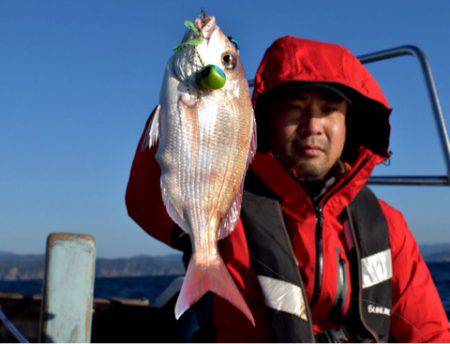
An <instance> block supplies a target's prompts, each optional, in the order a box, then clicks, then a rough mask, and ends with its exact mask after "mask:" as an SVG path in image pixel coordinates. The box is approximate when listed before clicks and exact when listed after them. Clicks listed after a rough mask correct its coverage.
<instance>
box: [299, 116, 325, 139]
mask: <svg viewBox="0 0 450 344" xmlns="http://www.w3.org/2000/svg"><path fill="white" fill-rule="evenodd" d="M297 130H299V132H300V133H302V134H303V135H306V136H309V135H320V134H322V130H323V126H322V116H320V114H319V113H318V112H314V111H307V112H305V113H304V114H303V116H302V120H301V121H300V123H299V125H298V129H297Z"/></svg>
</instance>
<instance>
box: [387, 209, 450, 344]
mask: <svg viewBox="0 0 450 344" xmlns="http://www.w3.org/2000/svg"><path fill="white" fill-rule="evenodd" d="M381 204H382V207H383V211H384V213H385V215H386V219H387V220H388V223H389V228H390V240H391V250H392V265H393V266H392V268H393V277H392V311H391V336H392V337H393V338H394V339H395V340H396V341H398V342H450V332H449V323H448V319H447V315H446V313H445V310H444V307H443V305H442V301H441V299H440V297H439V294H438V291H437V289H436V286H435V284H434V282H433V279H432V277H431V274H430V271H429V270H428V267H427V265H426V264H425V261H424V260H423V258H422V255H421V253H420V251H419V247H418V245H417V242H416V240H415V238H414V236H413V235H412V233H411V231H410V230H409V228H408V225H407V223H406V221H405V219H404V217H403V215H402V214H401V213H400V212H399V211H397V210H396V209H394V208H392V207H391V206H389V205H387V204H386V203H384V202H381Z"/></svg>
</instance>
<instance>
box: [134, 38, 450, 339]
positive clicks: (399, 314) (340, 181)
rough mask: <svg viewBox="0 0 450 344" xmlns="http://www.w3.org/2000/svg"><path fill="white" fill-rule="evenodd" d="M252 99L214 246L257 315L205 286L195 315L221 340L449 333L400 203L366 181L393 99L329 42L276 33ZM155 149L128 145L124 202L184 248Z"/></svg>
mask: <svg viewBox="0 0 450 344" xmlns="http://www.w3.org/2000/svg"><path fill="white" fill-rule="evenodd" d="M253 103H254V106H255V116H256V120H257V124H258V153H257V154H256V157H255V160H254V161H253V163H252V165H251V167H250V170H249V172H248V174H247V178H246V185H245V189H246V191H245V193H244V198H243V205H242V212H241V218H240V220H239V222H238V225H237V226H236V229H235V230H234V232H233V233H232V234H231V235H230V236H229V237H227V238H226V239H224V240H222V241H220V242H219V250H220V253H221V256H222V257H223V259H224V261H225V263H226V264H227V267H228V269H229V271H230V273H231V274H232V276H233V278H234V279H235V282H236V284H237V286H238V288H239V289H240V291H241V293H242V295H243V296H244V298H245V300H246V302H247V304H248V305H249V307H250V309H251V311H252V313H253V315H254V318H255V321H256V327H252V325H251V324H250V323H249V322H248V321H247V320H246V319H245V318H244V316H243V315H242V314H240V312H239V311H237V310H236V309H235V308H234V307H233V306H232V305H230V304H229V303H227V302H226V301H225V300H223V299H221V298H219V297H216V296H212V300H210V301H209V302H208V304H209V307H210V308H212V318H211V319H210V320H211V322H210V324H208V325H203V326H209V328H210V331H209V332H208V333H209V335H211V333H213V335H214V338H213V339H214V340H217V341H221V342H222V341H225V342H228V341H241V342H255V341H314V340H317V341H324V342H327V341H331V342H333V341H336V342H338V341H388V340H390V341H393V340H395V341H401V342H410V341H413V342H425V341H441V342H445V341H450V335H449V330H448V321H447V317H446V314H445V311H444V309H443V306H442V302H441V300H440V298H439V295H438V293H437V291H436V288H435V286H434V284H433V281H432V279H431V276H430V273H429V271H428V269H427V267H426V265H425V263H424V261H423V259H422V257H421V254H420V252H419V249H418V246H417V243H416V241H415V239H414V238H413V236H412V234H411V232H410V230H409V229H408V226H407V224H406V222H405V220H404V218H403V216H402V214H401V213H400V212H399V211H397V210H396V209H394V208H393V207H391V206H390V205H388V204H387V203H386V202H383V201H381V200H378V199H377V198H375V197H374V195H373V194H372V193H371V191H370V190H368V189H367V188H366V187H365V184H366V183H367V180H368V179H369V177H370V174H371V172H372V171H373V169H374V167H375V166H376V165H377V164H379V163H381V162H383V161H385V160H386V159H387V158H389V156H390V152H389V150H388V147H389V132H390V126H389V120H388V118H389V114H390V112H391V109H390V107H389V104H388V102H387V100H386V98H385V97H384V95H383V93H382V91H381V89H380V87H379V86H378V84H377V82H376V81H375V79H374V78H373V77H372V76H371V75H370V73H369V72H368V71H367V70H366V69H365V68H364V67H363V66H362V65H361V63H360V62H359V61H358V60H357V59H356V58H355V57H354V56H353V55H352V54H351V53H350V52H349V51H348V50H346V49H344V48H342V47H340V46H337V45H333V44H326V43H320V42H315V41H310V40H303V39H299V38H294V37H283V38H280V39H278V40H277V41H275V42H274V43H273V44H272V46H271V47H270V48H269V49H268V50H267V52H266V54H265V56H264V58H263V61H262V63H261V65H260V67H259V69H258V72H257V75H256V81H255V88H254V95H253ZM142 140H143V138H141V141H142ZM140 146H141V144H139V146H138V147H140ZM154 154H155V150H154V149H152V150H146V151H141V150H140V148H138V150H137V152H136V156H135V159H134V162H133V167H132V170H131V175H130V181H129V184H128V189H127V195H126V201H127V207H128V212H129V214H130V216H131V217H132V218H133V219H134V220H135V221H136V222H137V223H138V224H139V225H140V226H141V227H142V228H144V230H146V231H147V232H148V233H149V234H151V235H152V236H154V237H155V238H157V239H159V240H161V241H163V242H165V243H166V244H168V245H170V246H172V247H175V248H183V247H184V249H185V250H189V245H188V244H187V243H186V238H185V237H186V236H184V235H183V233H182V232H181V231H180V230H179V229H178V228H177V227H176V226H175V225H174V223H173V222H172V221H171V220H170V218H169V217H168V215H167V213H166V211H165V209H164V206H163V204H162V201H161V196H160V190H159V167H158V165H157V163H156V161H155V159H154ZM211 328H212V330H211ZM209 340H212V339H211V337H210V338H209Z"/></svg>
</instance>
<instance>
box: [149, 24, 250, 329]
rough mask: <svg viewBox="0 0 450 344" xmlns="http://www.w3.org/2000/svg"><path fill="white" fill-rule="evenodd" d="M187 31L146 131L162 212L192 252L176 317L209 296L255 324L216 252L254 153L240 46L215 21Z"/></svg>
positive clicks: (231, 223)
mask: <svg viewBox="0 0 450 344" xmlns="http://www.w3.org/2000/svg"><path fill="white" fill-rule="evenodd" d="M185 25H186V26H187V27H188V31H187V33H186V35H185V37H184V39H183V42H182V43H181V44H180V45H179V46H178V47H176V48H175V53H174V55H173V56H172V57H171V58H170V60H169V61H168V63H167V67H166V71H165V76H164V82H163V86H162V90H161V96H160V105H159V106H158V107H157V109H156V111H155V113H154V115H153V118H152V121H151V123H150V125H149V127H148V129H147V130H148V140H149V142H148V145H147V146H150V147H151V146H153V145H155V144H156V143H157V142H158V150H157V154H156V159H157V161H158V163H159V165H160V167H161V194H162V198H163V201H164V204H165V206H166V209H167V211H168V213H169V215H170V217H171V218H172V219H173V220H174V221H175V222H176V223H177V224H178V225H179V226H180V227H181V228H182V229H183V230H184V231H186V232H187V233H189V235H190V238H191V243H192V248H193V254H192V258H191V261H190V262H189V266H188V268H187V272H186V277H185V280H184V283H183V286H182V288H181V292H180V295H179V297H178V300H177V303H176V306H175V316H176V318H177V319H178V318H179V317H180V316H181V315H182V314H183V313H184V312H185V311H186V310H187V309H188V308H189V307H190V306H192V305H193V304H194V303H195V302H196V301H198V300H199V299H200V298H201V297H202V296H203V295H204V294H205V293H206V292H208V291H212V292H214V293H216V294H217V295H219V296H221V297H223V298H224V299H226V300H228V301H229V302H230V303H232V304H233V305H234V306H235V307H237V308H238V309H240V310H241V311H242V312H243V313H244V314H245V315H246V316H247V318H248V319H249V320H250V321H251V322H252V323H253V324H254V319H253V316H252V314H251V312H250V310H249V308H248V306H247V304H246V302H245V301H244V299H243V297H242V295H241V294H240V292H239V290H238V288H237V287H236V285H235V283H234V281H233V279H232V277H231V275H230V273H229V272H228V270H227V268H226V266H225V264H224V262H223V260H222V258H221V257H220V255H219V252H218V247H217V241H218V240H219V239H222V238H224V237H226V236H227V235H229V234H230V233H231V232H232V231H233V230H234V228H235V226H236V223H237V220H238V218H239V213H240V208H241V200H242V188H243V180H244V176H245V173H246V171H247V168H248V164H249V163H250V161H251V159H252V158H253V155H254V153H255V150H256V134H255V132H256V131H255V129H256V127H255V122H254V116H253V109H252V104H251V100H250V91H249V87H248V84H247V79H246V76H245V72H244V69H243V67H242V64H241V61H240V58H239V51H238V49H237V44H236V43H235V42H234V41H232V40H231V39H229V38H228V37H227V36H226V35H225V34H224V33H223V32H222V30H221V29H220V28H219V26H217V24H216V22H215V18H214V17H201V18H199V19H197V20H196V21H195V24H193V23H190V22H186V23H185Z"/></svg>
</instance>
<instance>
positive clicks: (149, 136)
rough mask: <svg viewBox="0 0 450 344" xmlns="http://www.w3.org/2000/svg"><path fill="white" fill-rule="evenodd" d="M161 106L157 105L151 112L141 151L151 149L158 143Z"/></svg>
mask: <svg viewBox="0 0 450 344" xmlns="http://www.w3.org/2000/svg"><path fill="white" fill-rule="evenodd" d="M160 113H161V105H158V106H157V107H156V109H155V110H154V111H153V115H152V117H151V118H150V122H149V123H148V126H147V129H146V130H145V135H144V142H143V144H142V149H147V148H152V147H153V146H154V145H155V144H156V142H158V135H159V121H160Z"/></svg>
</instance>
